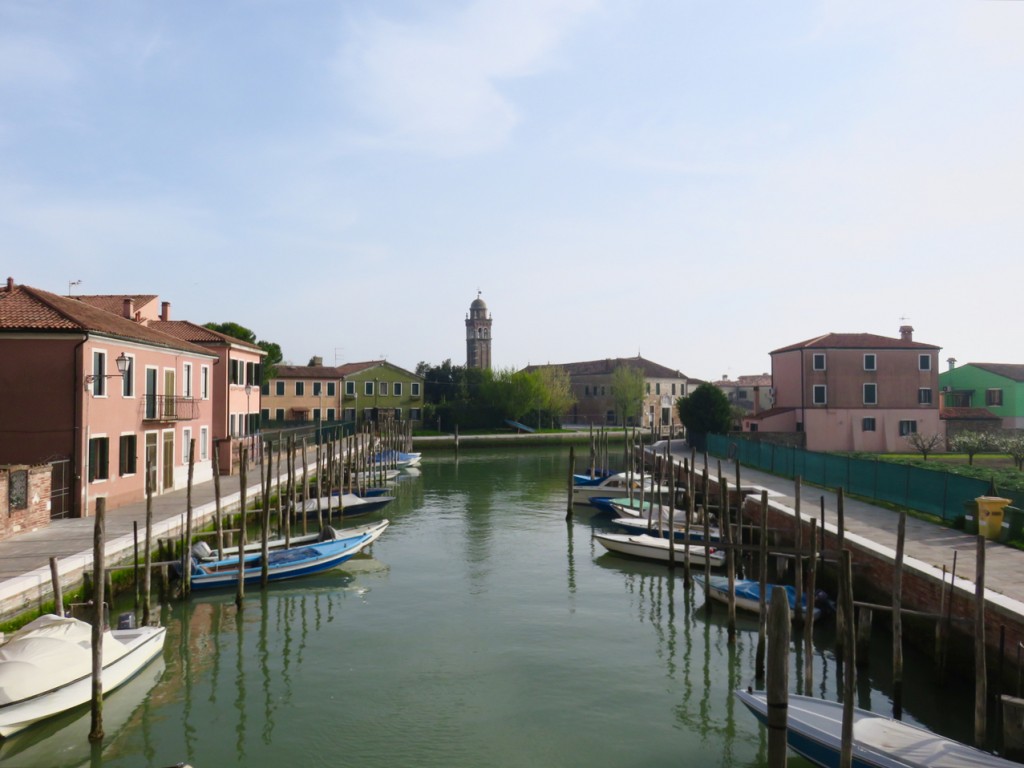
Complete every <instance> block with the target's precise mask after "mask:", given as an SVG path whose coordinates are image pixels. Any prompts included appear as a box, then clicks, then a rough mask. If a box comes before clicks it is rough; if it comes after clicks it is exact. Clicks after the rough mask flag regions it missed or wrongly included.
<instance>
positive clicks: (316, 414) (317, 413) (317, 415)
mask: <svg viewBox="0 0 1024 768" xmlns="http://www.w3.org/2000/svg"><path fill="white" fill-rule="evenodd" d="M313 421H320V409H319V408H314V409H313Z"/></svg>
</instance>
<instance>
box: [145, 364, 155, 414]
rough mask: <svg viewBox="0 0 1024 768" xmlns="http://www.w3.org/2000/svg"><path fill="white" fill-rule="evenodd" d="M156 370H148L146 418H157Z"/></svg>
mask: <svg viewBox="0 0 1024 768" xmlns="http://www.w3.org/2000/svg"><path fill="white" fill-rule="evenodd" d="M156 377H157V370H156V368H147V369H146V418H147V419H155V418H156Z"/></svg>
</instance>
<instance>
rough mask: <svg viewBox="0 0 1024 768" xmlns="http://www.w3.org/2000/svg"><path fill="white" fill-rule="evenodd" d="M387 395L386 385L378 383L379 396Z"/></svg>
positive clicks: (383, 382)
mask: <svg viewBox="0 0 1024 768" xmlns="http://www.w3.org/2000/svg"><path fill="white" fill-rule="evenodd" d="M387 393H388V383H387V382H386V381H382V382H381V383H380V394H382V395H386V394H387Z"/></svg>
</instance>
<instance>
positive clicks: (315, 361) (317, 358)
mask: <svg viewBox="0 0 1024 768" xmlns="http://www.w3.org/2000/svg"><path fill="white" fill-rule="evenodd" d="M323 364H324V359H323V358H322V357H320V356H319V355H314V356H313V359H312V360H311V361H310V365H323Z"/></svg>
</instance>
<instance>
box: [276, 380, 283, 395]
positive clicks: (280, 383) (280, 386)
mask: <svg viewBox="0 0 1024 768" xmlns="http://www.w3.org/2000/svg"><path fill="white" fill-rule="evenodd" d="M274 384H275V385H276V386H275V387H274V389H275V391H276V394H277V396H278V397H284V382H283V381H275V382H274Z"/></svg>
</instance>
